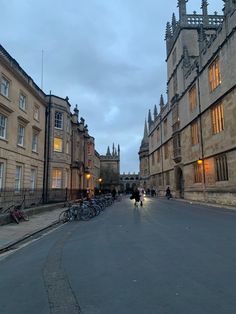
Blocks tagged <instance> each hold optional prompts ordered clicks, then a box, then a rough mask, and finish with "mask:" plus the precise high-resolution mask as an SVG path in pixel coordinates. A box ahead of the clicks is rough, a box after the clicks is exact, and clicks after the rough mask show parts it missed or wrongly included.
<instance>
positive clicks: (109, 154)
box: [107, 146, 111, 156]
mask: <svg viewBox="0 0 236 314" xmlns="http://www.w3.org/2000/svg"><path fill="white" fill-rule="evenodd" d="M107 156H111V152H110V147H109V146H108V147H107Z"/></svg>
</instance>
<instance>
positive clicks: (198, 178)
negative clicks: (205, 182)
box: [193, 162, 202, 183]
mask: <svg viewBox="0 0 236 314" xmlns="http://www.w3.org/2000/svg"><path fill="white" fill-rule="evenodd" d="M193 167H194V182H195V183H200V182H202V165H201V164H198V163H197V162H196V163H195V164H194V165H193Z"/></svg>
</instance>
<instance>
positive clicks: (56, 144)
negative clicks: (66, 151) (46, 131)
mask: <svg viewBox="0 0 236 314" xmlns="http://www.w3.org/2000/svg"><path fill="white" fill-rule="evenodd" d="M54 152H62V139H61V138H58V137H54Z"/></svg>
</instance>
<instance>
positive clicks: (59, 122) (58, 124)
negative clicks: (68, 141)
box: [54, 111, 63, 130]
mask: <svg viewBox="0 0 236 314" xmlns="http://www.w3.org/2000/svg"><path fill="white" fill-rule="evenodd" d="M54 127H55V128H56V129H60V130H62V129H63V113H62V112H60V111H55V121H54Z"/></svg>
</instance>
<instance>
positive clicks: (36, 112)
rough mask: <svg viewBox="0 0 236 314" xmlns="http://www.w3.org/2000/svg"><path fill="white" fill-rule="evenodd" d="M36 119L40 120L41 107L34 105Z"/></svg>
mask: <svg viewBox="0 0 236 314" xmlns="http://www.w3.org/2000/svg"><path fill="white" fill-rule="evenodd" d="M34 120H36V121H39V107H38V106H37V105H34Z"/></svg>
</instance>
